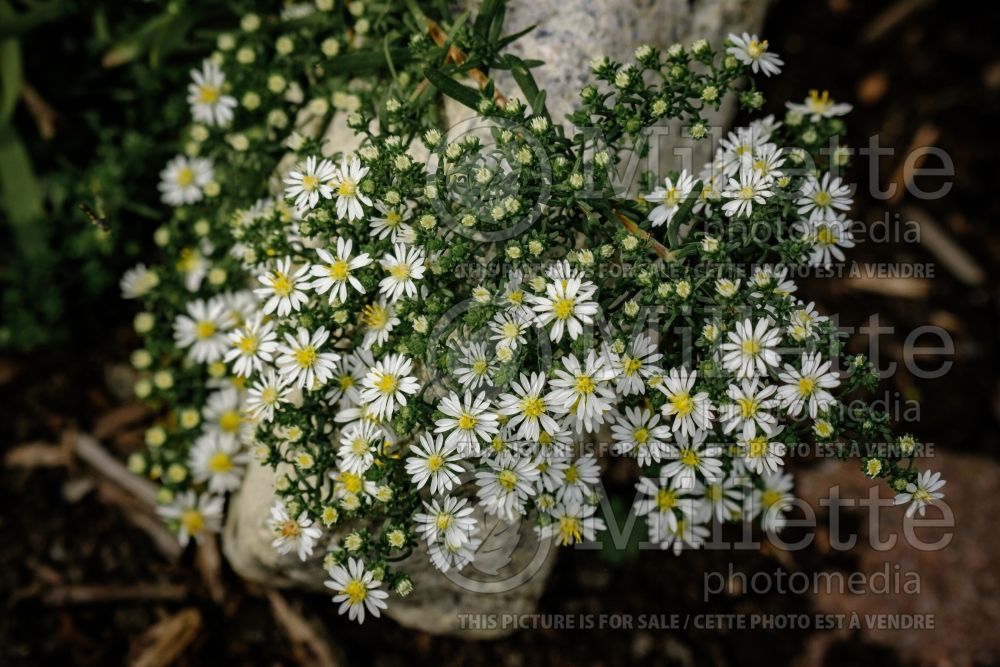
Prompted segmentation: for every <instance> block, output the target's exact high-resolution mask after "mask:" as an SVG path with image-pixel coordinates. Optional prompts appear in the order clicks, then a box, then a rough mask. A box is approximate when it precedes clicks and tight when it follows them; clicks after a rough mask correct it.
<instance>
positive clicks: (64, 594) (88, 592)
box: [42, 582, 189, 607]
mask: <svg viewBox="0 0 1000 667" xmlns="http://www.w3.org/2000/svg"><path fill="white" fill-rule="evenodd" d="M188 592H189V591H188V587H187V586H185V585H183V584H174V583H169V582H164V583H152V584H148V583H147V584H143V583H140V584H70V585H65V586H55V587H53V588H50V589H49V590H47V591H45V593H43V594H42V602H44V603H45V604H47V605H51V606H53V607H65V606H68V605H86V604H108V603H119V602H148V601H156V602H163V601H174V602H176V601H178V600H183V599H184V598H186V597H187V596H188Z"/></svg>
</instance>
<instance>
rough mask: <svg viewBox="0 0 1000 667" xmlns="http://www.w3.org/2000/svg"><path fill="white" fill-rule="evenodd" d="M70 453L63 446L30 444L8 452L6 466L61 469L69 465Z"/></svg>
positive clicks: (5, 459) (5, 457) (13, 448)
mask: <svg viewBox="0 0 1000 667" xmlns="http://www.w3.org/2000/svg"><path fill="white" fill-rule="evenodd" d="M69 462H70V453H69V452H68V451H67V450H66V448H65V447H63V446H61V445H52V444H49V443H46V442H29V443H26V444H23V445H17V446H16V447H12V448H11V449H10V450H8V451H7V454H6V456H4V464H5V465H6V466H7V467H8V468H59V467H61V466H65V465H69Z"/></svg>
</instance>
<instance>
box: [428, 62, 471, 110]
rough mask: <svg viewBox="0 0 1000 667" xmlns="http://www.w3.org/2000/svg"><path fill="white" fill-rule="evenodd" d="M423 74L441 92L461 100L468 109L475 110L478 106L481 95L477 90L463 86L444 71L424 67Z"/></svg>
mask: <svg viewBox="0 0 1000 667" xmlns="http://www.w3.org/2000/svg"><path fill="white" fill-rule="evenodd" d="M424 76H425V77H426V78H427V80H428V81H430V82H431V85H432V86H434V87H435V88H437V89H438V90H440V91H441V93H442V94H444V95H447V96H448V97H450V98H452V99H453V100H456V101H458V102H461V103H462V104H464V105H465V106H467V107H469V108H470V109H473V110H476V109H477V108H478V107H479V101H480V100H481V99H482V97H481V96H480V95H479V91H478V90H475V89H474V88H470V87H468V86H464V85H462V84H460V83H459V82H458V81H455V80H454V79H452V78H451V77H450V76H448V75H447V74H445V73H444V72H441V71H440V70H436V69H432V68H430V67H426V68H424Z"/></svg>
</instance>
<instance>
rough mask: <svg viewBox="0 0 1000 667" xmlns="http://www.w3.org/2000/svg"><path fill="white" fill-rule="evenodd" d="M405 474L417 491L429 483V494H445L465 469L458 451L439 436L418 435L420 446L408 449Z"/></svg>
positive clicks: (457, 481) (456, 482)
mask: <svg viewBox="0 0 1000 667" xmlns="http://www.w3.org/2000/svg"><path fill="white" fill-rule="evenodd" d="M410 453H411V454H412V456H410V457H409V458H407V459H406V472H407V473H408V474H409V475H410V479H412V480H413V483H414V485H416V487H417V488H418V489H422V488H424V485H425V484H427V483H428V482H430V485H431V493H434V494H437V493H447V492H449V491H451V490H452V488H454V487H455V485H456V484H458V483H459V480H458V475H459V474H460V473H462V472H463V471H464V470H465V468H464V467H463V466H462V463H461V461H462V457H461V455H460V454H459V453H458V449H457V448H456V447H455V446H454V445H453V444H449V443H448V442H446V441H445V439H444V437H443V436H441V435H438V436H433V435H431V434H430V433H426V432H425V433H421V434H420V444H419V445H414V446H413V447H412V448H411V449H410Z"/></svg>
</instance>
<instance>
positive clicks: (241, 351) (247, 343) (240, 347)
mask: <svg viewBox="0 0 1000 667" xmlns="http://www.w3.org/2000/svg"><path fill="white" fill-rule="evenodd" d="M229 345H230V348H229V351H228V352H226V356H225V358H224V361H225V362H226V363H231V364H232V365H233V373H235V374H236V375H239V376H242V377H250V375H251V374H253V373H254V372H257V373H260V372H261V371H262V370H263V368H264V364H269V363H271V361H272V360H273V359H274V351H275V350H277V349H278V335H277V334H276V333H275V332H274V324H273V323H271V322H265V321H264V315H263V313H257V316H256V317H255V318H254V319H253V320H248V321H247V322H246V323H245V324H244V325H243V327H242V328H241V329H237V330H235V331H232V332H230V334H229Z"/></svg>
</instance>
